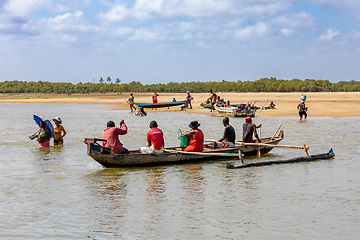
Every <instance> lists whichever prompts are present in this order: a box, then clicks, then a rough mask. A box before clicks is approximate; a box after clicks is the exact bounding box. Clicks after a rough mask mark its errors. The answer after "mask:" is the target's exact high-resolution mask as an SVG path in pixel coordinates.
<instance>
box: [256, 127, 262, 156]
mask: <svg viewBox="0 0 360 240" xmlns="http://www.w3.org/2000/svg"><path fill="white" fill-rule="evenodd" d="M255 131H256V130H255ZM259 139H261V126H260V127H259ZM257 155H258V158H260V157H261V151H260V145H259V149H258V152H257Z"/></svg>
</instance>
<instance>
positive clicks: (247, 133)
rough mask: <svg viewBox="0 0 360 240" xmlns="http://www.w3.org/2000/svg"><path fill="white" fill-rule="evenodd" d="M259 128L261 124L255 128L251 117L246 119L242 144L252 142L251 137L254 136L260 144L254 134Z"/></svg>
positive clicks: (256, 135)
mask: <svg viewBox="0 0 360 240" xmlns="http://www.w3.org/2000/svg"><path fill="white" fill-rule="evenodd" d="M259 127H261V124H259V125H258V126H256V125H255V124H253V123H252V119H251V117H246V118H245V123H244V124H243V142H244V143H252V142H254V140H253V135H255V137H256V139H257V140H258V141H259V143H261V140H260V138H259V136H258V134H257V132H256V129H257V128H259Z"/></svg>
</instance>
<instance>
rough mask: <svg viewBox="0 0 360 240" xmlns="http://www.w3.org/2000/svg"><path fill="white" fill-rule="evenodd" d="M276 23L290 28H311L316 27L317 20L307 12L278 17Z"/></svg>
mask: <svg viewBox="0 0 360 240" xmlns="http://www.w3.org/2000/svg"><path fill="white" fill-rule="evenodd" d="M274 23H276V24H279V25H281V26H286V27H288V28H296V27H311V26H314V25H315V19H314V17H312V16H311V15H310V14H308V13H306V12H298V13H294V14H287V15H285V16H284V15H283V16H278V17H277V18H276V19H275V20H274Z"/></svg>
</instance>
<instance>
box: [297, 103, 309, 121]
mask: <svg viewBox="0 0 360 240" xmlns="http://www.w3.org/2000/svg"><path fill="white" fill-rule="evenodd" d="M297 109H299V117H300V121H301V120H302V118H303V116H304V117H305V118H304V119H306V118H307V113H306V112H307V109H308V108H307V107H306V106H305V101H304V100H302V101H301V103H299V105H297Z"/></svg>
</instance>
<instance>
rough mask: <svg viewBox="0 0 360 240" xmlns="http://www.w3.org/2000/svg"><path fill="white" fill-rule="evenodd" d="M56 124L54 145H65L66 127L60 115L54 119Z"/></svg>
mask: <svg viewBox="0 0 360 240" xmlns="http://www.w3.org/2000/svg"><path fill="white" fill-rule="evenodd" d="M53 122H54V124H55V127H54V146H58V145H63V144H64V137H65V135H66V131H65V128H64V127H63V126H62V125H61V123H62V120H61V118H60V117H56V118H54V119H53Z"/></svg>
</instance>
